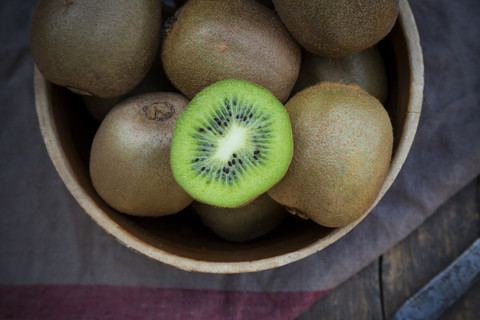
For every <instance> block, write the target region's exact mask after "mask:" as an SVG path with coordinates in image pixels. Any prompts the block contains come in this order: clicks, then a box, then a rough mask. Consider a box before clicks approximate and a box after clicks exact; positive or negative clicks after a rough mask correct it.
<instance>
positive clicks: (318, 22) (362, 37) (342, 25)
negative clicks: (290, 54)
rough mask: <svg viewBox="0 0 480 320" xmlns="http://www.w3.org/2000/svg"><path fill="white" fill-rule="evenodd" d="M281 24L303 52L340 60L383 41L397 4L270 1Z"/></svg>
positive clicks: (389, 0) (394, 0) (382, 0)
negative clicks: (341, 57) (304, 50)
mask: <svg viewBox="0 0 480 320" xmlns="http://www.w3.org/2000/svg"><path fill="white" fill-rule="evenodd" d="M273 4H274V7H275V9H276V11H277V13H278V15H279V16H280V18H281V19H282V21H283V23H284V24H285V26H286V27H287V29H288V30H289V31H290V33H291V34H292V35H293V37H294V38H295V39H296V40H297V41H298V43H300V45H301V46H302V47H303V48H305V49H306V50H307V51H309V52H312V53H314V54H317V55H321V56H332V57H333V56H335V57H338V56H344V55H348V54H351V53H354V52H357V51H361V50H363V49H366V48H368V47H370V46H372V45H374V44H376V43H377V42H379V41H380V40H381V39H382V38H383V37H385V36H386V35H387V34H388V33H389V32H390V30H391V29H392V27H393V25H394V24H395V21H396V20H397V16H398V11H399V8H398V0H363V1H352V0H336V1H331V0H308V1H307V0H273Z"/></svg>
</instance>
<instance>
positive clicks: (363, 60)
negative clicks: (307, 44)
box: [292, 45, 388, 103]
mask: <svg viewBox="0 0 480 320" xmlns="http://www.w3.org/2000/svg"><path fill="white" fill-rule="evenodd" d="M322 81H330V82H339V83H344V84H356V85H358V86H359V87H360V88H362V89H363V90H365V91H367V92H368V93H369V94H371V95H372V96H374V97H375V98H377V99H378V100H379V101H380V102H381V103H385V101H386V100H387V94H388V79H387V71H386V69H385V64H384V62H383V58H382V55H381V54H380V50H379V48H378V46H377V45H374V46H372V47H370V48H367V49H365V50H362V51H359V52H355V53H352V54H349V55H346V56H342V57H323V56H318V55H314V54H312V53H310V52H305V53H304V55H303V57H302V64H301V66H300V73H299V75H298V79H297V82H296V83H295V87H294V88H293V90H292V94H295V93H297V92H299V91H301V90H302V89H305V88H307V87H310V86H312V85H315V84H317V83H319V82H322Z"/></svg>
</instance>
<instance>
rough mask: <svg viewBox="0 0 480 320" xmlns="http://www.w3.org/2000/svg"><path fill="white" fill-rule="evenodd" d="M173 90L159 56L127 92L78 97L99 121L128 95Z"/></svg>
mask: <svg viewBox="0 0 480 320" xmlns="http://www.w3.org/2000/svg"><path fill="white" fill-rule="evenodd" d="M174 91H176V89H175V87H174V86H173V85H172V84H171V83H170V81H169V80H168V78H167V76H166V75H165V72H163V68H162V62H161V61H160V58H158V57H157V59H155V60H154V61H153V63H152V66H151V67H150V69H149V70H148V72H147V74H146V75H145V77H144V78H143V79H142V81H140V83H139V84H138V85H137V86H136V87H135V88H133V89H132V90H131V91H129V92H128V93H126V94H124V95H122V96H120V97H116V98H100V97H97V96H86V95H82V96H80V97H81V100H82V103H83V105H84V106H85V108H86V109H87V111H88V112H89V113H90V115H91V116H92V117H93V118H94V119H95V120H97V121H99V122H101V121H102V120H103V119H104V118H105V116H106V115H107V113H108V112H109V111H110V110H111V109H112V108H113V107H114V106H116V105H117V104H118V103H120V102H121V101H123V100H125V99H127V98H129V97H133V96H136V95H139V94H142V93H148V92H174Z"/></svg>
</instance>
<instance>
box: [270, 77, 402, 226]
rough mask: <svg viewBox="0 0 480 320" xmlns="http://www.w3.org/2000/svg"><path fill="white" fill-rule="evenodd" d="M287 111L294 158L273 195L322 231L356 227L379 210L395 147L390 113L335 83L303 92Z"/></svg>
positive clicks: (357, 91) (350, 87)
mask: <svg viewBox="0 0 480 320" xmlns="http://www.w3.org/2000/svg"><path fill="white" fill-rule="evenodd" d="M285 107H286V109H287V111H288V113H289V115H290V119H291V123H292V127H293V137H294V157H293V159H292V162H291V164H290V167H289V169H288V171H287V173H286V174H285V177H284V178H283V179H282V180H281V181H280V182H279V183H277V184H276V185H275V186H274V187H273V188H271V189H270V190H269V191H268V194H269V195H270V196H271V197H272V198H273V199H274V200H275V201H277V202H279V203H281V204H283V205H285V206H286V207H287V209H288V210H289V211H290V212H291V213H295V214H298V215H300V216H304V217H306V218H309V219H311V220H313V221H314V222H316V223H318V224H320V225H323V226H326V227H340V226H344V225H347V224H349V223H351V222H352V221H354V220H355V219H357V218H359V217H360V216H361V215H362V214H364V213H365V212H366V210H367V209H368V208H369V207H370V206H371V205H372V204H373V202H374V201H375V199H376V197H377V195H378V194H379V192H380V189H381V187H382V185H383V183H384V180H385V178H386V175H387V173H388V170H389V167H390V160H391V156H392V144H393V132H392V125H391V122H390V118H389V115H388V113H387V112H386V110H385V108H384V107H383V105H382V104H381V103H380V102H379V101H378V100H377V99H376V98H374V97H373V96H371V95H370V94H368V93H367V92H365V91H364V90H363V89H361V88H360V87H358V86H356V85H346V84H340V83H334V82H322V83H320V84H317V85H315V86H312V87H309V88H307V89H304V90H302V91H300V92H299V93H297V94H296V95H295V96H293V97H292V98H291V99H290V100H289V101H288V102H287V104H286V105H285Z"/></svg>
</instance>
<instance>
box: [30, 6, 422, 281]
mask: <svg viewBox="0 0 480 320" xmlns="http://www.w3.org/2000/svg"><path fill="white" fill-rule="evenodd" d="M379 46H380V48H381V51H382V54H383V57H384V59H385V63H386V65H387V72H388V77H389V90H390V91H389V99H388V101H387V103H386V104H385V107H386V109H387V110H388V112H389V114H390V116H391V119H392V123H393V127H394V136H395V140H394V152H393V159H392V163H391V167H390V170H389V172H388V177H387V179H386V181H385V183H384V185H383V187H382V189H381V192H380V194H379V195H378V197H377V199H376V201H375V203H374V204H373V205H372V206H371V208H370V209H369V210H368V211H367V212H365V214H364V215H363V216H362V217H360V218H359V219H358V220H356V221H355V222H353V223H351V224H349V225H347V226H345V227H341V228H324V227H321V226H319V225H316V224H314V223H313V222H311V221H304V220H301V219H298V218H296V217H294V216H292V217H289V218H287V221H286V222H285V223H283V224H282V225H280V226H279V227H278V228H277V229H275V230H274V231H273V232H271V233H269V234H267V235H265V236H263V237H260V238H258V239H255V240H252V241H248V242H245V243H231V242H228V241H225V240H222V239H220V238H218V237H217V236H215V235H214V234H213V233H212V232H211V231H210V230H208V229H207V228H206V227H205V226H203V225H202V223H201V222H200V220H199V218H198V217H197V216H196V215H195V214H193V212H192V210H191V209H190V208H187V209H186V210H184V211H183V212H181V213H179V214H175V215H171V216H166V217H161V218H139V217H133V216H128V215H125V214H122V213H119V212H117V211H115V210H114V209H112V208H111V207H109V206H108V205H107V204H106V203H105V202H104V201H103V200H102V199H101V198H100V197H99V195H98V194H97V193H96V192H95V190H94V188H93V186H92V182H91V180H90V176H89V173H88V160H89V152H90V145H91V142H92V139H93V136H94V134H95V131H96V129H97V128H98V122H96V121H94V120H93V118H92V117H91V116H90V115H89V114H88V113H87V112H86V109H85V108H84V106H83V105H82V104H81V99H79V97H78V96H76V95H75V94H72V93H70V92H69V91H68V90H66V89H64V88H61V87H58V86H56V85H53V84H51V83H50V82H48V81H47V80H45V78H44V77H43V76H42V75H41V74H40V73H39V71H38V70H37V69H35V76H34V77H35V79H34V81H35V98H36V111H37V115H38V119H39V122H40V128H41V132H42V136H43V139H44V141H45V144H46V147H47V150H48V153H49V155H50V158H51V160H52V162H53V164H54V165H55V168H56V169H57V171H58V173H59V175H60V177H61V179H62V180H63V182H64V183H65V185H66V186H67V188H68V190H69V191H70V192H71V194H72V195H73V196H74V197H75V199H76V200H77V201H78V203H79V204H80V205H81V206H82V208H83V209H84V210H85V212H86V213H87V214H88V215H89V216H90V217H91V218H92V219H93V220H94V221H95V222H96V223H98V224H99V225H100V226H101V227H102V228H103V229H104V230H105V231H107V232H108V233H110V234H111V235H113V236H114V237H115V238H116V239H117V240H119V241H120V242H121V243H123V244H124V245H126V246H127V247H129V248H132V249H133V250H135V251H137V252H140V253H142V254H144V255H146V256H148V257H150V258H152V259H155V260H158V261H160V262H162V263H166V264H168V265H171V266H175V267H177V268H180V269H183V270H188V271H198V272H209V273H242V272H252V271H260V270H265V269H271V268H275V267H279V266H282V265H285V264H287V263H290V262H293V261H297V260H300V259H302V258H305V257H307V256H309V255H311V254H313V253H315V252H318V251H320V250H322V249H323V248H325V247H326V246H328V245H330V244H332V243H333V242H335V241H337V240H338V239H340V238H341V237H342V236H344V235H345V234H346V233H347V232H349V231H350V230H351V229H352V228H354V227H355V226H356V225H357V224H358V223H359V222H360V221H361V220H362V219H363V218H365V216H366V215H367V214H368V213H369V212H370V210H371V209H372V208H373V207H374V206H375V205H376V204H377V203H378V201H379V200H380V199H381V198H382V197H383V195H384V194H385V192H387V190H388V189H389V187H390V186H391V184H392V182H393V181H394V180H395V178H396V176H397V174H398V172H399V171H400V168H401V167H402V165H403V163H404V161H405V159H406V157H407V154H408V152H409V150H410V146H411V144H412V142H413V138H414V136H415V132H416V129H417V124H418V120H419V117H420V111H421V105H422V98H423V58H422V52H421V48H420V42H419V36H418V32H417V28H416V25H415V20H414V17H413V15H412V12H411V10H410V7H409V5H408V2H407V1H406V0H401V1H400V14H399V18H398V20H397V23H396V25H395V26H394V28H393V30H392V31H391V33H390V34H389V35H388V36H387V37H386V38H385V39H384V40H382V41H381V43H380V44H379Z"/></svg>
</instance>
